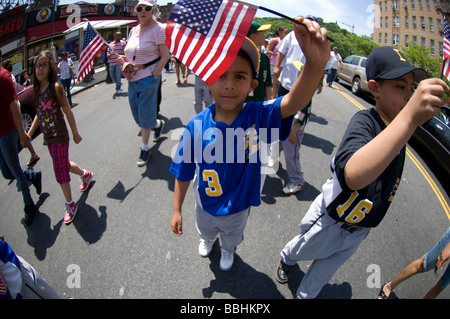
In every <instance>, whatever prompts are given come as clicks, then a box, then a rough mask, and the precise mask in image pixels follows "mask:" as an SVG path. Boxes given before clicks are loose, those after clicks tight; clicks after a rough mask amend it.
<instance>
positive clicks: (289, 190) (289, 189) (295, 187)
mask: <svg viewBox="0 0 450 319" xmlns="http://www.w3.org/2000/svg"><path fill="white" fill-rule="evenodd" d="M302 190H303V184H294V183H288V184H287V185H286V186H285V187H284V188H283V193H285V194H286V195H292V194H295V193H298V192H301V191H302Z"/></svg>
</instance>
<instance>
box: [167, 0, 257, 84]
mask: <svg viewBox="0 0 450 319" xmlns="http://www.w3.org/2000/svg"><path fill="white" fill-rule="evenodd" d="M257 9H258V7H257V6H254V5H251V4H248V3H241V2H239V1H229V0H180V1H178V2H177V4H176V5H175V6H174V8H173V9H172V13H171V15H170V17H169V20H168V21H167V25H166V44H167V46H168V47H169V50H170V52H172V54H173V55H174V56H175V57H177V58H178V60H180V61H181V62H182V63H183V64H184V65H186V66H187V67H188V68H189V69H191V71H192V72H194V73H195V74H196V75H198V76H199V77H200V78H202V79H203V80H204V81H205V82H207V83H208V84H213V83H214V82H215V81H216V80H217V79H218V78H219V77H220V76H221V75H222V74H223V73H225V71H226V70H227V69H228V68H229V66H230V65H231V64H232V63H233V61H234V59H235V58H236V55H237V53H238V51H239V49H240V48H241V45H242V43H243V42H244V39H245V37H246V35H247V32H248V30H249V29H250V25H251V23H252V21H253V18H254V17H255V14H256V11H257Z"/></svg>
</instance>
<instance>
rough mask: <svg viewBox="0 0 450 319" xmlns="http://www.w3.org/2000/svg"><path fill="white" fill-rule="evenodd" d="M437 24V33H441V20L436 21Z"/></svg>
mask: <svg viewBox="0 0 450 319" xmlns="http://www.w3.org/2000/svg"><path fill="white" fill-rule="evenodd" d="M437 24H438V31H439V32H442V31H443V30H442V20H441V19H437Z"/></svg>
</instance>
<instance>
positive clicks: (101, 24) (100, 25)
mask: <svg viewBox="0 0 450 319" xmlns="http://www.w3.org/2000/svg"><path fill="white" fill-rule="evenodd" d="M89 22H90V24H91V26H92V27H93V28H94V29H96V30H100V29H112V28H119V27H121V26H124V25H127V24H132V23H137V20H136V19H134V20H98V21H89ZM87 24H88V22H87V21H83V22H80V23H78V24H76V25H74V26H73V27H71V28H70V29H67V30H66V31H64V33H69V32H72V31H75V30H78V29H81V28H83V30H86V28H87Z"/></svg>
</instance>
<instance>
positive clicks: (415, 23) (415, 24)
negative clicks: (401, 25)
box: [413, 17, 417, 29]
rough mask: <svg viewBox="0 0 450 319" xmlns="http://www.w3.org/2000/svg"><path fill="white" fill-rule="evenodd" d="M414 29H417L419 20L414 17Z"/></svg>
mask: <svg viewBox="0 0 450 319" xmlns="http://www.w3.org/2000/svg"><path fill="white" fill-rule="evenodd" d="M413 28H414V29H417V18H416V17H413Z"/></svg>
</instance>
